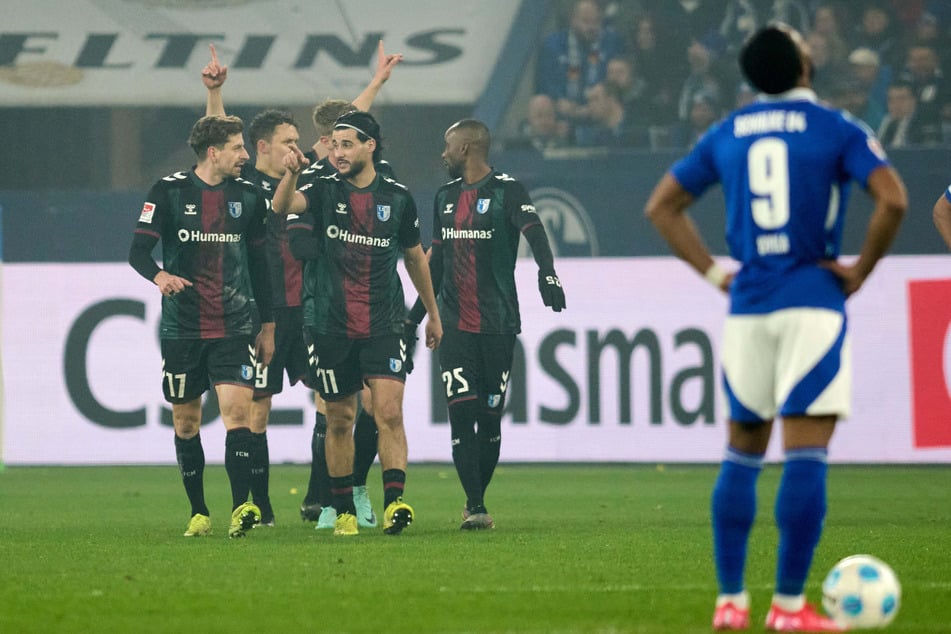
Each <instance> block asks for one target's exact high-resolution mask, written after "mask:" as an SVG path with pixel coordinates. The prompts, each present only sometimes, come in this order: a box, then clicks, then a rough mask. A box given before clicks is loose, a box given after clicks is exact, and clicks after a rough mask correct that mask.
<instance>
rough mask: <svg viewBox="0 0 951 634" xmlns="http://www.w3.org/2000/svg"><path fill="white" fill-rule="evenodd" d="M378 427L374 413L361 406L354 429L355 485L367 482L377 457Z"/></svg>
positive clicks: (363, 484)
mask: <svg viewBox="0 0 951 634" xmlns="http://www.w3.org/2000/svg"><path fill="white" fill-rule="evenodd" d="M376 452H377V429H376V421H375V420H374V419H373V414H368V413H367V411H366V410H365V409H363V408H360V414H359V416H357V422H356V425H355V426H354V429H353V486H355V487H362V486H366V484H367V474H368V473H370V467H372V466H373V461H374V460H375V459H376Z"/></svg>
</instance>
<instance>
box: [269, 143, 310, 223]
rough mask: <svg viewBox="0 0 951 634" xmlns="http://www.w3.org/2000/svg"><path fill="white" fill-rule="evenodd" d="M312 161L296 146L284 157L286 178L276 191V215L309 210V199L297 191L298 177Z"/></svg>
mask: <svg viewBox="0 0 951 634" xmlns="http://www.w3.org/2000/svg"><path fill="white" fill-rule="evenodd" d="M308 165H310V161H309V160H307V157H305V156H304V153H303V152H301V151H300V148H299V147H297V146H296V145H295V146H294V148H293V149H292V150H291V151H290V152H288V153H287V154H286V155H285V156H284V167H285V168H286V169H285V170H284V176H282V177H281V182H280V183H278V184H277V189H275V190H274V198H272V199H271V209H272V210H273V211H274V213H276V214H281V215H284V214H299V213H301V212H303V211H305V210H306V209H307V198H305V197H304V194H302V193H300V192H299V191H297V177H298V176H300V173H301V170H303V169H304V168H306V167H307V166H308Z"/></svg>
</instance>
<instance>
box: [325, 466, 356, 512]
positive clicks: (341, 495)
mask: <svg viewBox="0 0 951 634" xmlns="http://www.w3.org/2000/svg"><path fill="white" fill-rule="evenodd" d="M330 492H331V494H332V495H333V507H334V509H335V510H336V511H337V513H338V514H342V513H350V514H351V515H356V514H357V509H356V507H355V506H354V505H353V474H352V473H351V474H348V475H345V476H341V477H339V478H335V477H333V476H330Z"/></svg>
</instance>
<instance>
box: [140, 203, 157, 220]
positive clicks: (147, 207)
mask: <svg viewBox="0 0 951 634" xmlns="http://www.w3.org/2000/svg"><path fill="white" fill-rule="evenodd" d="M154 213H155V203H145V204H144V205H142V213H141V214H140V215H139V222H147V223H149V224H152V215H153V214H154Z"/></svg>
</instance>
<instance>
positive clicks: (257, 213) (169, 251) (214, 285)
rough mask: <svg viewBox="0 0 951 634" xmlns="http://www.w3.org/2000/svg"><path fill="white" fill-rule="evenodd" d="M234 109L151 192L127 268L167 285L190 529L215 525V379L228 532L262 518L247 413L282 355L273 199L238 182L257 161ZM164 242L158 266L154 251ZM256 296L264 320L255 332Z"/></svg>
mask: <svg viewBox="0 0 951 634" xmlns="http://www.w3.org/2000/svg"><path fill="white" fill-rule="evenodd" d="M243 129H244V124H243V123H242V122H241V119H239V118H237V117H215V116H213V117H203V118H202V119H200V120H199V121H198V122H197V123H196V124H195V125H194V127H193V128H192V131H191V134H190V135H189V138H188V143H189V145H190V146H191V147H192V149H193V150H194V151H195V154H196V155H197V156H198V164H197V165H196V166H195V167H194V168H192V169H190V170H188V171H182V172H176V173H174V174H171V175H169V176H166V177H165V178H163V179H161V180H160V181H158V182H157V183H156V184H155V185H153V186H152V189H151V190H150V191H149V194H148V198H147V202H146V203H145V205H144V206H143V208H142V213H141V215H140V216H139V222H138V224H137V226H136V229H135V235H134V237H133V240H132V246H131V248H130V250H129V264H131V265H132V267H133V268H134V269H135V270H136V271H137V272H138V273H139V274H140V275H142V277H144V278H145V279H147V280H151V281H152V282H154V283H155V285H156V286H158V288H159V291H161V293H162V321H161V327H160V337H161V346H162V369H163V381H162V386H163V391H164V395H165V400H167V401H168V402H170V403H171V404H172V420H173V423H174V428H175V454H176V457H177V459H178V465H179V469H180V471H181V475H182V482H183V483H184V485H185V492H186V494H187V495H188V499H189V502H190V503H191V510H192V517H191V520H190V521H189V524H188V529H187V530H186V531H185V536H186V537H196V536H202V535H208V534H210V533H211V519H210V513H209V511H208V507H207V505H206V504H205V493H204V467H205V453H204V450H203V448H202V444H201V437H200V434H199V425H200V424H201V396H202V394H204V392H205V391H206V390H207V389H208V388H209V387H210V386H214V388H215V392H216V394H217V396H218V403H219V406H220V410H221V419H222V421H223V422H224V425H225V429H226V430H227V435H226V437H225V470H226V471H227V473H228V479H229V481H230V482H231V498H232V515H231V525H230V527H229V529H228V535H229V537H241V536H242V535H244V534H245V532H246V531H247V530H248V529H249V528H251V527H252V526H254V525H255V524H256V523H258V522H259V521H260V520H261V511H260V509H259V508H258V507H257V506H256V505H254V504H251V503H250V502H248V494H249V492H250V488H251V484H250V480H251V459H250V454H251V446H252V434H251V429H250V411H251V403H252V395H253V388H252V386H253V385H254V368H255V363H256V361H259V362H260V363H261V364H263V365H265V366H266V365H267V364H268V363H269V362H270V360H271V356H272V355H273V353H274V322H273V318H272V316H271V295H270V293H271V289H270V286H269V284H268V274H267V257H266V254H265V220H266V218H267V215H268V212H267V199H266V197H265V196H264V194H263V192H262V191H261V190H260V189H258V188H257V187H255V186H254V185H252V184H251V183H248V182H247V181H244V180H242V179H241V178H239V176H240V174H241V166H242V165H243V164H244V163H245V161H247V160H248V153H247V150H246V149H245V147H244V138H243V135H242V132H243ZM159 241H161V242H162V262H163V265H164V269H163V268H160V267H159V266H158V264H156V262H155V260H154V259H153V258H152V249H153V248H154V247H155V245H156V244H157V243H158V242H159ZM254 302H256V303H257V310H258V313H259V317H260V321H261V326H260V333H259V334H258V335H257V340H255V337H254V332H255V330H254V323H253V320H254V315H253V311H254Z"/></svg>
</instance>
